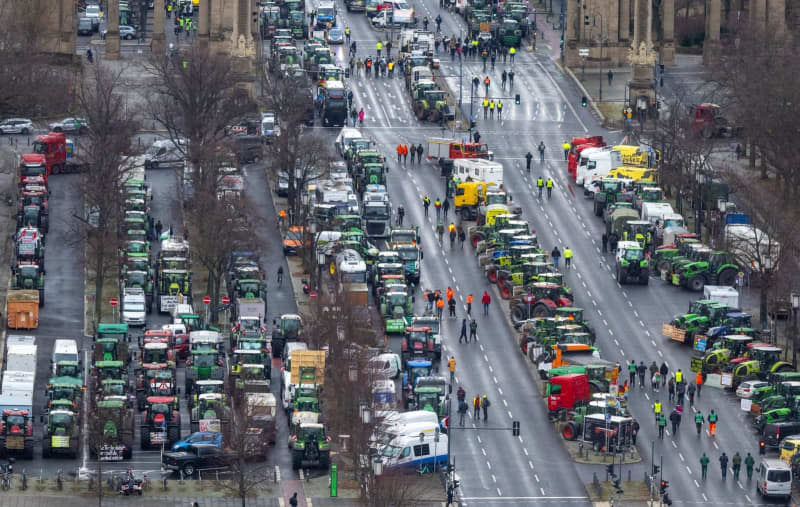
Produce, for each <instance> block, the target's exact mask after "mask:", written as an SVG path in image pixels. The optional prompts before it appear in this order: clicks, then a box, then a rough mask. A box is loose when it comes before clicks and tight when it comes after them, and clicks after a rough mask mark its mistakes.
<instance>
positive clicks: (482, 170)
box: [452, 158, 503, 190]
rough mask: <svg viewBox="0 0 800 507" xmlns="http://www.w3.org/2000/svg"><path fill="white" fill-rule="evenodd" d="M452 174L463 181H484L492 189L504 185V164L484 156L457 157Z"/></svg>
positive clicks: (454, 160)
mask: <svg viewBox="0 0 800 507" xmlns="http://www.w3.org/2000/svg"><path fill="white" fill-rule="evenodd" d="M452 175H453V176H455V177H456V178H458V179H459V180H461V181H484V182H486V184H487V186H488V187H489V190H491V189H493V188H499V187H501V186H502V185H503V164H501V163H500V162H494V161H492V160H486V159H483V158H456V159H453V172H452Z"/></svg>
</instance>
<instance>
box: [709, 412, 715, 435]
mask: <svg viewBox="0 0 800 507" xmlns="http://www.w3.org/2000/svg"><path fill="white" fill-rule="evenodd" d="M708 430H709V431H710V432H711V436H712V437H715V436H717V413H716V412H714V409H713V408H712V409H711V412H710V413H709V414H708Z"/></svg>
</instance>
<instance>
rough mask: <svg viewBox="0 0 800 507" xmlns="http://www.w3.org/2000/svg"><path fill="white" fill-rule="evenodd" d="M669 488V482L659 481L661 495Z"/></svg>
mask: <svg viewBox="0 0 800 507" xmlns="http://www.w3.org/2000/svg"><path fill="white" fill-rule="evenodd" d="M668 487H669V481H663V480H662V481H661V494H662V495H663V494H665V493H666V492H667V488H668Z"/></svg>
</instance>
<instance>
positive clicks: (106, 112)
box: [76, 64, 137, 317]
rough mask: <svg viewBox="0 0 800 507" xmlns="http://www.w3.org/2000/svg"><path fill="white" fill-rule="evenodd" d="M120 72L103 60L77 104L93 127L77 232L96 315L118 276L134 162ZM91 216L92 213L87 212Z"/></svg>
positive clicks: (87, 146)
mask: <svg viewBox="0 0 800 507" xmlns="http://www.w3.org/2000/svg"><path fill="white" fill-rule="evenodd" d="M121 76H122V71H121V70H119V71H111V70H108V69H106V68H105V67H103V66H102V65H99V64H98V65H96V66H94V67H93V72H92V73H91V74H89V75H88V76H87V77H86V79H85V80H84V82H83V84H82V85H81V87H80V89H79V91H78V96H77V98H78V105H79V108H80V111H81V113H82V115H83V116H84V117H85V118H86V120H87V122H88V124H89V129H88V134H87V139H86V141H85V148H84V149H83V151H82V153H81V154H80V157H81V158H82V161H83V162H84V163H85V164H87V165H90V166H91V172H87V173H85V174H84V175H83V176H82V178H81V181H80V190H81V192H82V195H83V200H84V202H83V205H84V211H82V212H80V213H79V214H76V216H78V217H79V223H78V224H76V232H78V233H79V235H76V237H79V238H81V239H83V240H85V241H86V251H87V256H88V263H89V269H90V271H92V273H93V275H94V290H95V315H97V316H98V317H99V316H100V315H101V309H102V305H103V301H104V298H103V291H104V287H103V285H104V283H105V281H106V279H107V278H108V277H109V276H111V277H112V278H116V272H115V270H116V269H117V267H118V248H119V246H120V245H121V239H120V237H119V235H118V233H119V227H120V224H121V223H122V222H121V218H122V207H123V206H122V205H123V203H124V202H123V199H124V195H123V184H124V182H125V180H126V179H127V178H128V174H129V171H130V167H131V160H130V158H129V155H126V154H130V149H131V138H132V136H133V134H134V133H135V132H136V129H137V125H136V122H135V121H134V120H133V118H132V112H131V111H130V110H129V109H128V107H127V101H126V98H125V95H124V91H123V89H122V87H123V83H122V79H121ZM87 215H88V216H87Z"/></svg>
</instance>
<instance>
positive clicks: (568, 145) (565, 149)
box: [561, 141, 572, 160]
mask: <svg viewBox="0 0 800 507" xmlns="http://www.w3.org/2000/svg"><path fill="white" fill-rule="evenodd" d="M561 147H562V148H563V149H564V160H567V159H569V150H570V148H572V146H570V144H569V143H568V142H566V141H564V144H562V145H561Z"/></svg>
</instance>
